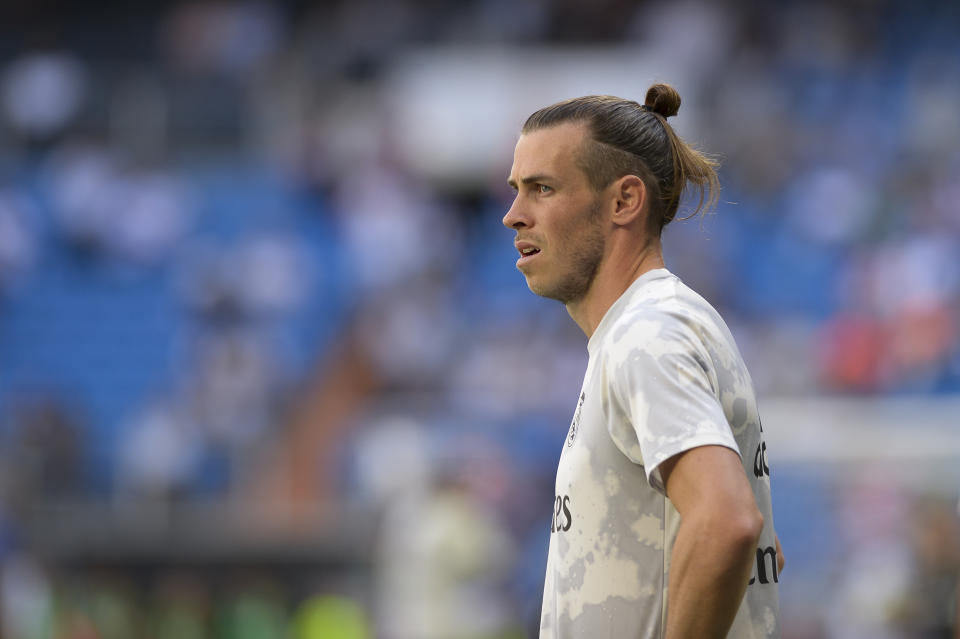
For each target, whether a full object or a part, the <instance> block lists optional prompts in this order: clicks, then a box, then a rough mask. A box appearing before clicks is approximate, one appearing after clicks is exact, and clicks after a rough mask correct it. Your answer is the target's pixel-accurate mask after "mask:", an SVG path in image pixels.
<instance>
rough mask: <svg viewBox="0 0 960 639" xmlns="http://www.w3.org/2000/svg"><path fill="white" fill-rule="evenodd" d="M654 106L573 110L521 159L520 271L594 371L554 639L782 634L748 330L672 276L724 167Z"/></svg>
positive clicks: (516, 163)
mask: <svg viewBox="0 0 960 639" xmlns="http://www.w3.org/2000/svg"><path fill="white" fill-rule="evenodd" d="M679 107H680V96H679V95H678V94H677V92H676V91H675V90H674V89H673V88H672V87H670V86H668V85H664V84H656V85H654V86H652V87H651V88H650V90H649V91H648V93H647V96H646V100H645V104H643V105H640V104H638V103H636V102H633V101H630V100H624V99H620V98H615V97H611V96H588V97H583V98H576V99H571V100H566V101H564V102H560V103H557V104H554V105H552V106H549V107H546V108H544V109H541V110H540V111H537V112H536V113H534V114H533V115H531V116H530V117H529V118H528V119H527V121H526V123H525V124H524V126H523V130H522V134H521V136H520V139H519V141H518V142H517V146H516V150H515V152H514V159H513V167H512V169H511V173H510V178H509V180H508V182H509V184H510V185H511V186H512V187H513V188H514V189H515V190H516V198H515V199H514V201H513V204H512V205H511V207H510V210H509V211H508V212H507V214H506V216H505V217H504V218H503V223H504V225H506V226H507V227H509V228H511V229H513V230H515V231H516V239H515V244H516V247H517V250H518V251H519V253H520V258H519V259H518V260H517V268H518V269H519V270H520V271H521V272H522V273H523V274H524V276H525V277H526V280H527V285H528V286H529V287H530V290H532V291H533V292H534V293H536V294H538V295H542V296H544V297H549V298H553V299H556V300H559V301H561V302H563V303H564V304H565V305H566V307H567V311H568V312H569V313H570V316H571V317H572V318H573V320H574V321H575V322H576V323H577V324H578V325H579V326H580V328H581V329H583V332H584V333H586V335H587V338H588V344H587V349H588V351H589V363H588V365H587V371H586V375H585V377H584V381H583V387H582V390H581V392H580V396H579V398H578V399H577V401H576V405H575V408H574V414H573V420H572V422H571V424H570V430H569V432H568V434H567V437H566V440H565V441H564V444H563V448H562V453H561V455H560V463H559V467H558V470H557V481H556V495H555V500H554V504H553V506H554V510H553V520H552V524H551V533H552V534H551V537H550V550H549V556H548V561H547V575H546V581H545V586H544V593H543V613H542V619H541V629H540V637H541V639H554V638H556V639H567V638H579V637H582V638H584V639H601V638H602V639H628V638H629V639H648V638H662V637H666V638H668V639H679V638H681V637H683V638H696V639H705V638H710V637H737V638H744V639H746V638H751V639H754V638H760V637H779V635H780V629H779V622H778V599H777V582H778V571H779V568H780V567H781V566H778V558H779V557H778V555H779V553H778V550H779V543H778V541H777V538H776V535H775V533H774V529H773V517H772V514H771V506H770V480H769V468H768V466H767V460H766V445H765V444H764V442H763V432H762V428H761V426H760V417H759V415H758V412H757V403H756V399H755V397H754V391H753V384H752V382H751V380H750V375H749V373H748V372H747V369H746V366H745V365H744V363H743V360H742V359H741V357H740V353H739V351H738V350H737V347H736V344H735V343H734V340H733V337H732V336H731V334H730V331H729V330H728V329H727V326H726V324H724V322H723V320H722V319H721V318H720V316H719V314H717V312H716V311H715V310H714V309H713V307H711V306H710V304H709V303H707V302H706V301H705V300H704V299H703V298H702V297H700V296H699V295H698V294H696V293H695V292H694V291H692V290H691V289H690V288H688V287H687V286H686V285H684V284H683V282H681V281H680V280H679V279H678V278H677V277H676V276H675V275H673V274H672V273H670V272H669V271H668V270H666V268H664V262H663V255H662V251H661V244H660V236H661V232H662V230H663V227H664V226H665V225H666V224H667V223H669V222H670V221H671V220H672V219H673V218H674V216H675V214H676V212H677V208H678V204H679V201H680V196H681V194H682V193H683V192H684V190H685V189H686V188H687V187H688V185H689V184H692V185H693V186H694V187H696V189H697V190H699V194H700V201H699V205H698V207H697V208H698V210H699V209H700V208H705V207H709V206H710V205H711V204H712V203H713V202H715V200H716V193H717V189H718V183H717V176H716V173H715V170H714V163H713V162H712V161H711V160H710V159H708V158H707V157H705V156H703V155H702V154H700V153H699V152H697V151H695V150H694V149H692V148H691V147H690V146H688V145H687V144H686V143H685V142H684V141H683V140H681V139H680V138H679V137H678V136H677V135H676V133H675V132H674V131H673V129H672V127H671V126H670V125H669V124H668V123H667V118H668V117H670V116H672V115H675V114H676V113H677V110H678V109H679Z"/></svg>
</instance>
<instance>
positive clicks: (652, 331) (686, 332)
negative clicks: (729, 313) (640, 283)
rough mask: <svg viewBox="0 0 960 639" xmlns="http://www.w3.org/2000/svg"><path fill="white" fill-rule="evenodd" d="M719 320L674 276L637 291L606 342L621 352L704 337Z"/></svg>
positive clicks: (707, 306)
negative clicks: (628, 347)
mask: <svg viewBox="0 0 960 639" xmlns="http://www.w3.org/2000/svg"><path fill="white" fill-rule="evenodd" d="M715 316H716V311H715V310H714V309H713V307H712V306H711V305H710V304H709V303H708V302H707V301H706V300H705V299H704V298H703V297H701V296H700V295H699V294H697V293H696V292H695V291H694V290H693V289H691V288H690V287H688V286H687V285H686V284H684V283H683V282H682V281H681V280H680V279H679V278H677V277H676V276H673V275H671V276H670V277H664V278H660V279H657V280H656V281H653V282H650V283H649V284H648V285H646V286H644V287H642V288H640V289H638V290H637V291H634V293H633V295H631V297H630V298H629V299H628V300H627V301H626V303H625V304H624V306H623V308H622V310H621V312H620V313H619V314H618V316H617V317H616V318H614V321H613V322H612V323H611V326H610V330H609V332H608V333H607V336H606V337H607V339H606V340H605V342H606V344H607V346H611V347H616V348H618V349H619V348H622V347H623V346H624V345H625V344H630V343H635V344H638V345H639V344H651V343H656V342H657V341H660V340H668V341H675V340H676V339H677V338H679V337H681V336H687V337H691V336H697V335H702V333H703V332H704V330H709V328H710V327H711V326H712V325H713V324H714V323H715ZM625 340H626V342H625Z"/></svg>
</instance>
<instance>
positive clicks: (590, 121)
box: [522, 84, 720, 235]
mask: <svg viewBox="0 0 960 639" xmlns="http://www.w3.org/2000/svg"><path fill="white" fill-rule="evenodd" d="M679 109H680V94H679V93H677V91H676V89H674V88H673V87H672V86H670V85H668V84H654V85H653V86H651V87H650V88H649V89H648V90H647V97H646V100H644V104H643V105H642V106H641V105H640V104H638V103H637V102H635V101H633V100H625V99H623V98H617V97H614V96H610V95H588V96H585V97H582V98H572V99H570V100H564V101H563V102H557V103H556V104H553V105H551V106H548V107H544V108H543V109H540V110H539V111H537V112H536V113H534V114H533V115H531V116H530V117H529V118H527V121H526V122H525V123H524V125H523V130H522V132H523V133H529V132H530V131H536V130H538V129H543V128H547V127H551V126H555V125H558V124H563V123H565V122H585V123H586V124H587V126H588V127H589V131H590V137H591V140H590V141H589V142H588V143H587V144H585V145H584V148H582V149H581V150H580V153H579V154H578V158H577V164H578V165H579V166H580V168H581V169H582V170H583V171H584V173H586V174H587V179H589V180H590V185H591V186H592V187H593V189H594V190H596V191H599V190H601V189H603V188H605V187H606V186H608V185H609V184H610V183H611V182H613V181H614V180H616V179H617V178H620V177H623V176H624V175H636V176H637V177H639V178H640V179H642V180H643V182H644V184H645V185H646V187H647V190H648V192H650V193H651V194H652V195H653V197H652V198H651V204H650V217H649V224H650V227H649V228H651V229H652V230H655V231H656V233H657V234H658V235H659V233H660V232H661V231H662V230H663V227H664V226H666V225H667V224H668V223H669V222H670V221H671V220H673V218H674V217H675V216H676V214H677V208H678V207H679V205H680V198H681V196H682V195H683V194H684V192H685V191H686V190H687V189H688V187H689V186H691V185H692V186H693V188H694V189H696V190H697V192H698V193H699V200H698V201H697V206H696V207H695V208H694V209H693V211H692V212H691V213H690V216H689V217H692V216H694V215H696V214H697V213H698V212H705V211H707V210H709V209H710V208H712V207H713V205H714V204H716V201H717V197H718V191H719V189H720V182H719V180H718V179H717V171H716V168H717V166H718V163H717V161H716V160H714V159H713V158H710V157H708V156H706V155H704V154H703V153H701V152H700V151H697V150H696V149H694V148H693V147H691V146H690V145H689V144H687V143H686V142H684V141H683V140H681V139H680V137H679V136H678V135H677V134H676V132H675V131H674V130H673V127H671V126H670V125H669V124H668V123H667V118H669V117H670V116H673V115H676V114H677V111H678V110H679Z"/></svg>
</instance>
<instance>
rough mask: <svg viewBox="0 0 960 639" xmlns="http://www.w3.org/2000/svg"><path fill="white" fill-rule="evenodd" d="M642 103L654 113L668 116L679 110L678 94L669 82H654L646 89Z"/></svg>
mask: <svg viewBox="0 0 960 639" xmlns="http://www.w3.org/2000/svg"><path fill="white" fill-rule="evenodd" d="M643 104H644V106H646V107H647V108H649V109H650V110H651V111H653V112H654V113H657V114H659V115H661V116H663V117H664V118H669V117H670V116H672V115H676V114H677V111H679V110H680V94H679V93H677V90H676V89H674V88H673V87H672V86H670V85H669V84H654V85H653V86H651V87H650V88H649V89H647V97H646V99H645V100H644V101H643Z"/></svg>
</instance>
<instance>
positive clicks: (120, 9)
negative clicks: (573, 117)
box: [0, 0, 960, 639]
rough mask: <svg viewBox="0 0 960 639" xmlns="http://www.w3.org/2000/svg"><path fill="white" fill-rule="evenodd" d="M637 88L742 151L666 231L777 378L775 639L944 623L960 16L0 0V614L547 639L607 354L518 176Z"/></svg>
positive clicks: (168, 629) (759, 378) (670, 246)
mask: <svg viewBox="0 0 960 639" xmlns="http://www.w3.org/2000/svg"><path fill="white" fill-rule="evenodd" d="M94 7H96V8H94ZM654 81H667V82H670V83H673V84H674V85H675V86H677V87H678V89H679V90H680V93H681V95H682V96H683V98H684V105H683V107H682V108H681V110H680V115H679V116H678V118H677V119H676V120H675V126H677V127H678V129H679V130H680V132H681V133H682V134H683V135H684V136H685V137H687V138H688V139H690V140H692V141H695V142H696V143H698V144H699V145H700V146H701V147H702V148H704V149H707V150H710V151H713V152H716V153H718V154H720V156H721V157H722V160H723V163H724V165H723V169H722V181H723V184H724V191H723V194H722V197H721V200H722V201H721V204H720V206H719V208H718V210H717V212H716V214H714V215H710V216H709V217H707V218H706V219H704V220H691V221H689V222H686V223H675V224H672V225H671V226H670V227H668V229H667V231H666V235H665V241H666V251H667V255H666V256H667V262H668V266H669V267H670V268H671V269H672V270H673V271H674V272H675V273H677V274H678V275H679V276H680V277H682V278H683V279H684V280H685V281H687V282H688V283H689V284H691V285H692V286H693V287H694V288H695V289H697V290H699V291H700V292H702V293H703V294H704V296H705V297H706V298H707V299H709V300H710V301H711V302H712V303H713V304H714V305H716V306H717V307H718V309H719V310H720V311H721V312H722V313H723V314H724V316H725V317H726V319H727V321H728V322H729V324H730V326H731V328H732V329H733V331H734V333H735V335H736V337H737V339H738V341H739V344H740V346H741V349H742V351H743V353H744V356H745V358H746V360H747V363H748V364H749V366H750V368H751V371H752V373H753V375H754V379H755V383H756V386H757V389H758V392H759V396H760V401H761V413H762V415H763V416H764V426H765V431H766V432H767V436H768V442H769V446H770V449H769V463H770V465H771V467H772V469H773V470H772V482H773V487H774V498H775V519H776V524H777V529H778V531H779V534H780V537H781V539H782V540H783V544H784V547H785V549H786V553H787V557H788V562H787V568H786V571H785V572H784V574H783V575H782V579H781V597H782V614H783V627H784V636H785V637H789V638H819V637H831V638H833V637H838V638H844V639H850V638H860V637H863V638H871V639H876V638H900V637H904V638H908V637H909V638H914V637H923V638H927V637H931V638H932V637H954V636H960V635H957V634H955V633H956V632H957V631H956V629H955V622H954V619H955V618H956V614H957V613H956V608H957V572H958V566H960V528H958V523H957V489H958V486H960V463H958V462H960V428H958V426H960V423H958V422H960V335H958V333H960V331H958V327H960V204H958V203H960V5H958V4H957V3H956V2H952V1H947V0H944V1H942V2H913V3H910V2H896V1H894V0H857V1H853V0H846V1H843V2H803V1H799V0H798V1H795V2H762V1H760V0H754V1H752V2H751V1H742V2H737V1H727V2H706V1H700V2H698V1H695V0H678V1H661V0H649V1H646V2H627V1H624V0H597V1H595V2H586V1H583V2H579V1H577V0H556V1H554V2H550V1H549V0H517V1H508V0H468V1H464V2H457V3H453V2H441V1H439V0H407V1H393V2H376V1H373V0H354V1H341V2H336V1H331V2H323V3H316V4H315V3H308V2H290V3H284V4H271V3H266V2H238V3H228V2H209V1H205V2H192V3H183V4H168V3H161V2H139V3H125V4H120V3H116V4H115V5H114V6H113V7H112V9H109V10H108V9H106V8H105V7H104V5H101V4H99V3H97V4H96V5H87V4H86V3H68V2H52V1H47V0H34V1H31V2H26V1H24V0H9V1H7V2H4V4H3V7H2V9H0V631H2V637H4V638H5V639H41V638H43V639H46V638H53V637H56V638H58V639H60V638H69V639H91V638H101V639H129V638H135V637H145V638H147V637H149V638H151V639H168V638H169V639H173V638H176V639H193V638H200V637H214V638H223V639H228V638H230V639H233V638H236V639H272V638H280V637H283V638H285V639H286V638H290V639H293V638H296V639H317V638H344V639H354V638H357V639H361V638H367V637H382V638H385V639H459V638H468V637H469V638H473V639H485V638H489V639H493V638H503V639H505V638H514V637H517V638H519V637H527V636H535V633H536V628H537V625H538V613H539V607H540V596H541V585H542V578H543V570H544V562H545V556H546V544H547V539H548V535H549V532H548V531H549V524H548V520H549V516H550V509H551V505H552V495H553V491H552V482H553V473H554V470H555V463H556V459H557V457H558V451H559V446H560V445H561V444H560V442H561V441H562V440H563V438H564V435H565V432H566V428H567V425H568V423H569V419H570V415H571V412H572V408H573V405H574V401H575V397H576V393H577V390H578V388H579V384H580V382H581V379H582V374H583V369H584V366H585V362H586V348H585V342H584V338H583V336H582V335H581V334H580V333H579V331H578V329H577V328H576V326H575V325H574V324H573V323H572V322H571V321H570V320H569V318H568V317H567V316H566V314H565V312H564V310H563V308H562V307H561V306H559V305H557V304H555V303H551V302H547V301H543V300H540V299H537V298H536V297H534V296H533V295H532V294H530V293H529V292H528V290H527V289H526V286H525V285H524V282H523V280H522V277H521V276H520V275H519V274H518V273H517V272H516V271H515V269H514V266H513V262H514V258H515V255H514V251H513V247H512V245H511V237H512V233H511V232H510V231H508V230H506V229H504V228H503V227H502V226H501V225H500V218H501V216H502V214H503V212H504V211H505V210H506V208H507V206H508V202H509V198H510V195H509V193H508V192H507V190H506V188H505V183H504V182H505V178H506V175H507V173H508V171H509V167H510V163H511V160H512V148H513V143H514V140H515V137H516V135H517V132H518V130H519V127H520V124H521V123H522V121H523V119H524V118H525V117H526V115H527V114H529V113H530V112H532V111H533V110H535V109H536V108H538V107H540V106H543V105H545V104H548V103H550V102H553V101H555V100H558V99H561V98H565V97H570V96H573V95H580V94H586V93H614V94H619V95H623V96H627V97H633V98H636V99H640V100H642V98H643V94H644V92H645V90H646V88H647V87H648V86H649V85H650V84H651V83H652V82H654Z"/></svg>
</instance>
